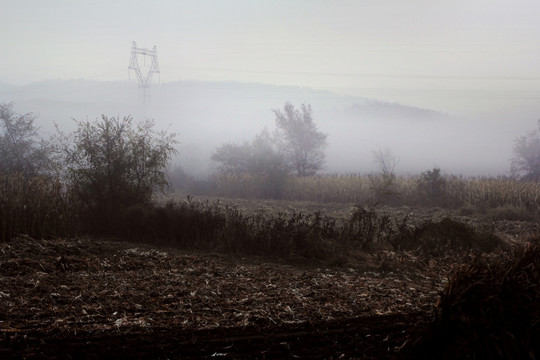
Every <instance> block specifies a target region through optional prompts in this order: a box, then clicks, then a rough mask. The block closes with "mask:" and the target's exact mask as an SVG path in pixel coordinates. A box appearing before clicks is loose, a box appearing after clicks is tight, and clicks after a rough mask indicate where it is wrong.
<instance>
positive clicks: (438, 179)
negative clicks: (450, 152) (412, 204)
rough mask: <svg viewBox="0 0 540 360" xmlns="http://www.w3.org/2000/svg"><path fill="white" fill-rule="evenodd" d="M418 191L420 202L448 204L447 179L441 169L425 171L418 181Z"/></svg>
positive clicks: (435, 204) (432, 204)
mask: <svg viewBox="0 0 540 360" xmlns="http://www.w3.org/2000/svg"><path fill="white" fill-rule="evenodd" d="M416 191H417V192H418V198H419V203H420V204H423V205H429V206H440V207H445V206H446V180H445V179H444V178H443V177H442V176H441V169H439V168H433V170H428V171H425V172H423V173H422V175H421V176H420V178H419V179H418V181H417V185H416Z"/></svg>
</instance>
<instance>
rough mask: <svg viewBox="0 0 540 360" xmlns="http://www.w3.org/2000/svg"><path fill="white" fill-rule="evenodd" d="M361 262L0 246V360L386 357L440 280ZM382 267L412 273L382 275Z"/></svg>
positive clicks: (72, 243) (59, 242) (48, 244)
mask: <svg viewBox="0 0 540 360" xmlns="http://www.w3.org/2000/svg"><path fill="white" fill-rule="evenodd" d="M365 256H366V261H365V264H364V266H362V267H360V266H356V267H349V268H338V267H330V268H321V267H318V265H317V264H296V265H294V264H286V263H279V262H269V261H268V260H267V259H257V258H242V257H237V256H226V255H218V254H210V253H185V252H181V251H179V250H174V249H166V248H152V247H150V246H147V245H141V244H133V243H128V242H114V241H107V240H96V239H88V238H80V239H70V240H67V239H56V240H34V239H31V238H28V237H24V236H22V237H19V238H17V239H15V240H13V241H11V242H9V243H3V244H0V276H1V277H0V333H1V338H0V355H5V354H10V355H13V356H14V357H20V358H42V357H44V358H56V357H59V358H69V357H71V358H102V357H103V356H109V355H111V356H112V357H116V356H113V354H118V355H121V356H122V357H131V356H133V357H137V358H140V357H145V355H144V354H146V355H148V357H150V358H154V357H156V356H157V357H161V358H186V357H187V358H189V357H192V358H200V357H205V356H207V357H223V358H282V357H283V356H285V357H294V356H300V357H301V358H330V357H333V358H339V357H340V356H342V355H343V356H344V357H347V358H350V357H355V356H358V357H360V358H362V357H364V355H365V356H368V357H369V356H370V355H369V354H370V353H371V354H373V353H374V351H375V349H374V347H379V349H377V350H376V351H380V347H381V346H383V345H384V349H385V353H388V355H389V356H390V355H392V354H393V353H394V351H395V349H396V347H399V346H400V345H401V343H403V341H404V334H403V333H402V331H403V330H405V329H407V328H409V327H410V325H411V321H412V322H416V321H420V320H421V319H423V318H425V316H426V315H427V314H428V313H429V311H430V309H431V307H432V306H433V304H434V303H435V301H436V298H437V294H438V292H439V291H440V290H441V288H442V287H443V286H444V281H445V280H444V276H443V275H444V274H439V273H437V271H438V269H437V267H435V266H432V267H430V266H428V268H429V269H427V268H422V269H420V268H419V267H418V266H416V265H415V264H414V262H413V261H410V259H405V258H398V256H397V255H396V254H391V253H389V254H386V255H385V256H386V258H384V259H383V257H381V255H379V257H378V258H375V257H373V258H368V257H370V256H371V255H365ZM383 260H384V261H386V262H385V263H386V264H387V263H388V262H389V261H394V262H396V263H397V262H401V263H403V264H404V266H403V267H404V268H405V265H406V268H407V271H383V270H382V269H378V268H377V264H379V265H380V264H381V261H383ZM407 263H408V264H407ZM430 271H431V272H433V273H430ZM115 352H116V353H115ZM68 355H70V356H69V357H68Z"/></svg>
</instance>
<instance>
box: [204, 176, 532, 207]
mask: <svg viewBox="0 0 540 360" xmlns="http://www.w3.org/2000/svg"><path fill="white" fill-rule="evenodd" d="M420 180H421V177H420V176H398V177H396V178H395V179H394V180H393V181H392V184H391V185H390V187H391V190H392V193H393V194H395V196H393V197H391V198H388V199H386V203H387V204H388V205H394V206H403V205H406V206H422V205H426V203H427V201H426V200H427V199H426V198H425V195H424V194H422V193H421V192H420V191H419V186H418V184H419V181H420ZM280 181H281V183H280V184H277V185H276V184H274V188H273V189H272V191H271V192H270V191H268V189H267V184H268V182H265V181H261V178H260V177H256V176H252V175H234V176H233V175H226V176H217V177H215V178H214V190H213V192H214V193H215V194H217V195H222V196H230V197H245V198H265V197H269V196H268V194H269V193H271V194H275V195H276V196H274V198H278V199H282V200H302V201H316V202H349V203H359V204H362V203H367V202H369V201H370V200H372V199H373V198H374V197H376V196H377V194H376V192H377V189H376V188H375V186H374V184H376V183H377V181H379V182H380V177H379V176H378V175H369V176H368V175H320V176H309V177H294V176H293V177H287V178H285V179H281V180H280ZM444 184H445V186H444V190H443V193H442V194H441V195H442V196H441V197H440V200H439V203H436V204H433V205H434V206H440V207H447V208H460V207H476V208H478V209H495V208H503V207H515V208H520V209H524V210H526V211H527V212H529V213H531V214H534V215H535V216H537V215H540V183H539V182H534V181H529V182H525V181H518V180H515V179H512V178H508V177H497V178H488V177H479V178H465V177H457V176H447V177H444Z"/></svg>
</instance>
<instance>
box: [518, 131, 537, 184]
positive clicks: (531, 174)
mask: <svg viewBox="0 0 540 360" xmlns="http://www.w3.org/2000/svg"><path fill="white" fill-rule="evenodd" d="M512 174H514V175H515V176H518V177H521V179H523V180H534V181H539V180H540V120H538V128H537V129H536V130H532V131H529V132H528V133H527V134H526V135H524V136H519V137H517V138H516V139H515V142H514V157H513V158H512Z"/></svg>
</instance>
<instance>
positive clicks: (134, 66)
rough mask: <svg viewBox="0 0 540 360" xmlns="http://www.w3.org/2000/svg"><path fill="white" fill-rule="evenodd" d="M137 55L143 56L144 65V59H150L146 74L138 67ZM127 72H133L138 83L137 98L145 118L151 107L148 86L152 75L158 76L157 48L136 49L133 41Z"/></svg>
mask: <svg viewBox="0 0 540 360" xmlns="http://www.w3.org/2000/svg"><path fill="white" fill-rule="evenodd" d="M139 55H141V56H143V59H144V64H146V58H147V57H149V58H150V59H149V61H151V63H150V67H149V68H148V72H147V73H146V74H143V71H142V70H141V67H140V66H139ZM128 70H133V71H135V74H136V76H137V82H138V83H139V97H141V98H142V106H143V114H144V117H146V115H147V110H148V109H147V108H149V107H150V105H151V97H150V85H151V84H152V76H153V75H154V74H159V63H158V58H157V47H156V46H155V45H154V47H153V48H152V50H148V49H143V48H138V47H137V44H136V43H135V41H134V42H133V43H132V44H131V59H130V61H129V68H128ZM130 73H131V71H130Z"/></svg>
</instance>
